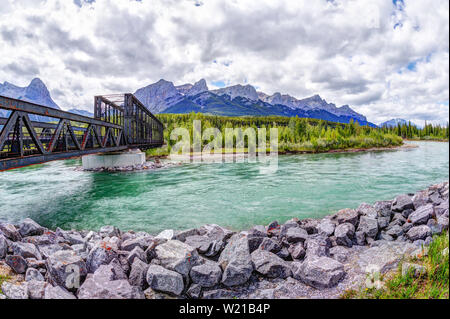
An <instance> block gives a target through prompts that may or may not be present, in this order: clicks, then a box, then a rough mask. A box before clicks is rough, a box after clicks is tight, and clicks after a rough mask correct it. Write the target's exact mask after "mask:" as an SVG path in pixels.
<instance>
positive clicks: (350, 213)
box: [332, 208, 358, 227]
mask: <svg viewBox="0 0 450 319" xmlns="http://www.w3.org/2000/svg"><path fill="white" fill-rule="evenodd" d="M332 219H333V220H336V221H337V222H338V224H343V223H350V224H352V225H353V226H355V227H356V224H357V223H358V213H357V212H356V210H354V209H350V208H345V209H341V210H340V211H338V212H337V213H336V214H335V215H333V217H332Z"/></svg>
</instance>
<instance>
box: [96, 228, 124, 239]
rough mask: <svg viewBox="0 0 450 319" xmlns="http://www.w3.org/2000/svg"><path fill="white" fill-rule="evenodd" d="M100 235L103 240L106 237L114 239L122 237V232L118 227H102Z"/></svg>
mask: <svg viewBox="0 0 450 319" xmlns="http://www.w3.org/2000/svg"><path fill="white" fill-rule="evenodd" d="M98 233H99V235H100V236H102V237H103V238H104V237H114V236H115V237H120V230H119V229H118V228H117V227H115V226H111V225H107V226H103V227H101V228H100V230H99V232H98Z"/></svg>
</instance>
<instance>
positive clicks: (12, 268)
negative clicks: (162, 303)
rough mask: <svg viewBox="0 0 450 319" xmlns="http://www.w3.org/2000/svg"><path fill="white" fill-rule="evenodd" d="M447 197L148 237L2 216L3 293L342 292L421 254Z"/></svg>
mask: <svg viewBox="0 0 450 319" xmlns="http://www.w3.org/2000/svg"><path fill="white" fill-rule="evenodd" d="M448 194H449V185H448V182H444V183H441V184H437V185H433V186H431V187H429V188H427V189H426V190H423V191H420V192H417V193H415V194H404V195H399V196H397V197H396V198H395V199H393V200H389V201H380V202H376V203H375V204H374V205H369V204H365V203H363V204H361V205H360V206H359V207H358V208H357V209H343V210H340V211H338V212H337V213H335V214H333V215H330V216H326V217H325V218H322V219H302V220H299V219H296V218H294V219H291V220H289V221H287V222H285V223H283V224H279V223H278V222H276V221H274V222H272V223H270V224H269V225H267V226H261V225H260V226H254V227H252V228H251V229H248V230H246V231H240V232H234V231H231V230H229V229H226V228H223V227H220V226H218V225H211V224H209V225H204V226H201V227H198V228H193V229H188V230H184V231H174V230H164V231H162V232H161V233H159V234H158V235H151V234H148V233H145V232H133V231H126V232H123V231H121V230H119V229H117V228H116V227H114V226H104V227H102V228H101V229H100V230H99V231H75V230H72V231H66V230H62V229H56V230H49V229H46V228H45V227H42V226H40V225H38V224H37V223H35V222H34V221H32V220H30V219H26V220H24V221H22V222H21V223H19V224H17V225H13V224H8V223H0V270H1V271H0V276H2V277H0V278H3V279H2V281H3V284H2V286H1V289H2V296H5V297H0V298H35V299H44V298H46V299H52V298H71V299H73V298H81V299H83V298H338V297H339V296H340V295H341V294H342V293H343V292H344V291H346V290H348V289H351V288H355V287H357V286H359V285H361V284H362V283H363V282H364V280H365V278H366V276H367V274H368V272H373V271H375V272H376V271H378V272H380V273H381V274H384V273H386V272H388V271H390V270H392V269H395V268H396V267H397V265H398V263H399V262H400V261H401V259H402V258H403V257H404V256H405V255H418V254H424V253H426V248H425V250H424V248H423V247H426V246H427V245H429V244H430V243H431V242H432V236H433V235H434V234H440V233H442V232H444V231H445V230H447V229H448V220H449V219H448V197H449V196H448ZM73 274H75V275H76V276H75V277H74V276H73ZM78 275H79V276H78ZM78 280H79V281H78Z"/></svg>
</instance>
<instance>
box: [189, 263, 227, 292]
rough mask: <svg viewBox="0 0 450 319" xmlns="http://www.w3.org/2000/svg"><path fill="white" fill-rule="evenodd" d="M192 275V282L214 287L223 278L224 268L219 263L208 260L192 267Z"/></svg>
mask: <svg viewBox="0 0 450 319" xmlns="http://www.w3.org/2000/svg"><path fill="white" fill-rule="evenodd" d="M190 276H191V279H192V282H194V284H198V285H199V286H200V287H207V288H208V287H214V286H215V285H217V284H218V283H219V282H220V280H221V278H222V270H221V269H220V267H219V265H218V264H216V263H214V262H207V263H204V264H202V265H198V266H194V267H192V269H191V274H190Z"/></svg>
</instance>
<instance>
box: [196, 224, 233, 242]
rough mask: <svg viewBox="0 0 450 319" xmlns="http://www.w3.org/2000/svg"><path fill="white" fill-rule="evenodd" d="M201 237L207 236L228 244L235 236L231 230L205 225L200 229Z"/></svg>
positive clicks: (214, 225)
mask: <svg viewBox="0 0 450 319" xmlns="http://www.w3.org/2000/svg"><path fill="white" fill-rule="evenodd" d="M198 231H199V235H205V236H207V237H209V238H212V239H214V240H217V241H219V240H221V241H223V242H226V241H227V240H228V239H230V238H231V236H232V235H233V234H234V232H232V231H231V230H228V229H226V228H223V227H220V226H219V225H216V224H208V225H203V226H202V227H200V228H199V230H198Z"/></svg>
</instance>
